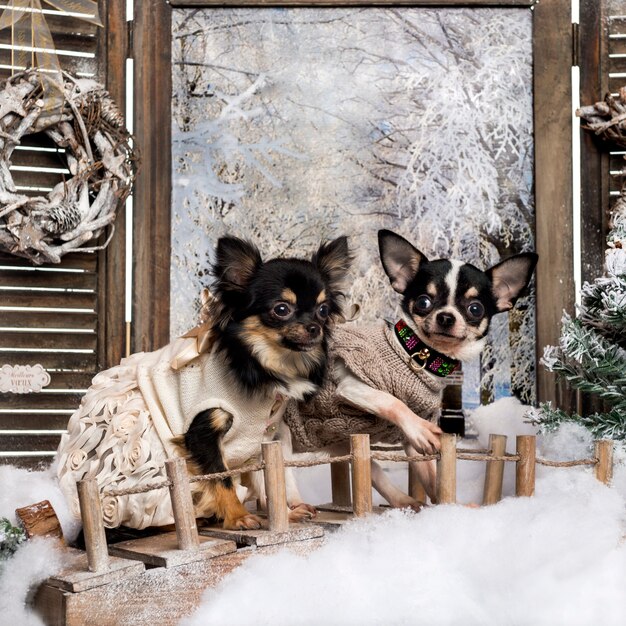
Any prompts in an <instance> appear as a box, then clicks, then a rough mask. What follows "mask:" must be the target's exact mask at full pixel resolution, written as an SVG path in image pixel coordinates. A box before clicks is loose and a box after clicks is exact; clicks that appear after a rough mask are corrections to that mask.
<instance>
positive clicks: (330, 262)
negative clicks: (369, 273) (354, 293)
mask: <svg viewBox="0 0 626 626" xmlns="http://www.w3.org/2000/svg"><path fill="white" fill-rule="evenodd" d="M311 262H312V263H313V265H315V266H316V267H317V269H318V270H319V272H320V274H321V275H322V277H323V278H324V281H325V282H326V283H327V284H328V285H329V287H330V289H331V290H332V291H341V288H342V286H343V283H344V281H345V279H346V278H347V274H348V272H349V271H350V265H351V263H352V255H351V254H350V250H349V248H348V238H347V237H345V236H344V237H337V239H333V240H332V241H329V242H328V243H323V244H322V245H321V246H320V247H319V250H318V251H317V252H315V253H314V254H313V256H312V257H311Z"/></svg>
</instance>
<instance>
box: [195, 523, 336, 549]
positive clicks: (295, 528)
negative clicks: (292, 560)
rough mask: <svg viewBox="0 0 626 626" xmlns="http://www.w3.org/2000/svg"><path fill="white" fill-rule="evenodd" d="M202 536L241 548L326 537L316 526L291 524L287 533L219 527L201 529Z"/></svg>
mask: <svg viewBox="0 0 626 626" xmlns="http://www.w3.org/2000/svg"><path fill="white" fill-rule="evenodd" d="M198 532H199V533H200V535H202V536H203V537H215V538H217V539H229V540H231V541H234V542H235V543H237V545H240V546H256V547H257V548H261V547H265V546H274V545H279V544H285V543H291V542H293V541H305V540H308V539H316V538H319V537H323V536H324V529H323V528H321V526H316V525H315V524H310V523H308V522H307V523H305V524H289V528H288V529H287V530H285V531H276V532H273V531H270V530H265V529H261V530H226V529H224V528H218V527H206V528H200V529H199V531H198Z"/></svg>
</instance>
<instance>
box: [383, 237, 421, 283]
mask: <svg viewBox="0 0 626 626" xmlns="http://www.w3.org/2000/svg"><path fill="white" fill-rule="evenodd" d="M378 249H379V250H380V260H381V261H382V264H383V269H384V270H385V273H386V274H387V276H388V277H389V281H390V282H391V286H392V287H393V288H394V289H395V290H396V291H397V292H398V293H404V292H405V291H406V288H407V287H408V286H409V283H410V282H411V281H412V280H413V279H414V278H415V276H416V274H417V272H418V270H419V267H420V264H421V263H423V262H424V261H428V259H427V258H426V256H425V255H424V254H422V253H421V252H420V251H419V250H418V249H417V248H416V247H414V246H413V245H412V244H410V243H409V242H408V241H407V240H406V239H405V238H404V237H401V236H400V235H396V233H394V232H392V231H390V230H379V231H378Z"/></svg>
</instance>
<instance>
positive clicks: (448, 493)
mask: <svg viewBox="0 0 626 626" xmlns="http://www.w3.org/2000/svg"><path fill="white" fill-rule="evenodd" d="M455 502H456V435H451V434H448V433H444V434H443V435H441V451H440V458H439V460H438V461H437V503H438V504H454V503H455Z"/></svg>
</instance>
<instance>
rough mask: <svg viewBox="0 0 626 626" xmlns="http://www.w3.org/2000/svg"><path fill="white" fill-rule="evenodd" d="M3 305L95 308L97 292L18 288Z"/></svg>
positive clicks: (4, 299)
mask: <svg viewBox="0 0 626 626" xmlns="http://www.w3.org/2000/svg"><path fill="white" fill-rule="evenodd" d="M3 306H11V307H18V306H19V307H41V308H62V309H89V310H95V307H96V294H94V293H81V292H71V291H65V292H55V291H28V290H26V289H24V290H22V289H16V290H14V291H13V290H12V291H11V292H10V295H7V296H6V298H3Z"/></svg>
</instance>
